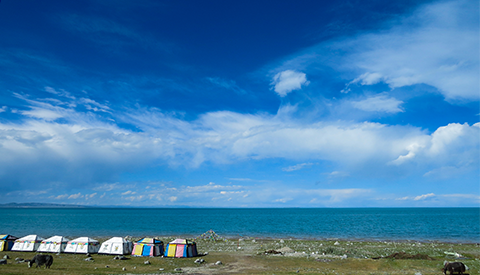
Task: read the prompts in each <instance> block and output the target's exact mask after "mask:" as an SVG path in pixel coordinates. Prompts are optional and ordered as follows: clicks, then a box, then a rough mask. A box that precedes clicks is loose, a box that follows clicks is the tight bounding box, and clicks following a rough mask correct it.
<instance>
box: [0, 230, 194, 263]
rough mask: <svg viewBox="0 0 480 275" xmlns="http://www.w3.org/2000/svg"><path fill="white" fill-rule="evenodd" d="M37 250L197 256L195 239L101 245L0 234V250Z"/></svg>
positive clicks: (116, 239)
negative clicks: (165, 244)
mask: <svg viewBox="0 0 480 275" xmlns="http://www.w3.org/2000/svg"><path fill="white" fill-rule="evenodd" d="M7 250H11V251H30V252H33V251H36V252H47V253H77V254H87V253H89V254H94V253H98V254H111V255H130V254H131V255H134V256H151V257H155V256H161V255H164V256H165V257H176V258H185V257H195V256H197V255H198V252H197V245H196V243H195V242H193V241H190V240H186V239H176V240H174V241H172V242H170V243H168V244H167V246H166V247H165V249H164V245H163V242H162V241H160V240H157V239H154V238H143V239H141V240H138V241H137V242H135V243H133V242H131V241H127V240H125V239H124V238H121V237H113V238H111V239H109V240H107V241H105V242H103V243H102V244H100V243H99V242H98V241H97V240H94V239H92V238H89V237H81V238H76V239H74V240H69V239H67V238H65V237H62V236H53V237H51V238H48V239H46V240H45V239H43V238H41V237H39V236H37V235H28V236H25V237H23V238H20V239H18V238H16V237H14V236H11V235H0V251H7Z"/></svg>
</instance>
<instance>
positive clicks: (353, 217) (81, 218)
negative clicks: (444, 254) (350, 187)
mask: <svg viewBox="0 0 480 275" xmlns="http://www.w3.org/2000/svg"><path fill="white" fill-rule="evenodd" d="M0 214H1V217H2V222H1V223H0V234H11V235H14V236H17V237H23V236H25V235H30V234H36V235H40V236H41V237H43V238H48V237H51V236H54V235H63V236H67V237H80V236H89V237H108V236H127V235H128V236H134V237H142V236H184V237H195V236H198V235H200V234H202V233H204V232H206V231H208V230H210V229H213V230H214V231H215V232H216V233H217V234H219V235H220V236H223V237H240V236H241V237H271V238H308V239H331V238H338V239H352V240H416V241H447V242H475V243H480V208H314V209H311V208H307V209H305V208H281V209H279V208H273V209H264V208H261V209H238V208H222V209H216V208H162V209H158V208H155V209H152V208H146V209H143V208H142V209H140V208H84V209H48V208H44V209H42V208H36V209H0Z"/></svg>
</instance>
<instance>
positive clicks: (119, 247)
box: [98, 237, 133, 255]
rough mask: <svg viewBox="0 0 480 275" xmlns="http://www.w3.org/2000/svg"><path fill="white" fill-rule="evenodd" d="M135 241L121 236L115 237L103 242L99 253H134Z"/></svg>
mask: <svg viewBox="0 0 480 275" xmlns="http://www.w3.org/2000/svg"><path fill="white" fill-rule="evenodd" d="M132 247H133V243H132V242H130V241H127V240H125V239H124V238H121V237H113V238H111V239H109V240H106V241H105V242H103V243H102V246H101V247H100V250H99V251H98V254H114V255H128V254H131V253H132Z"/></svg>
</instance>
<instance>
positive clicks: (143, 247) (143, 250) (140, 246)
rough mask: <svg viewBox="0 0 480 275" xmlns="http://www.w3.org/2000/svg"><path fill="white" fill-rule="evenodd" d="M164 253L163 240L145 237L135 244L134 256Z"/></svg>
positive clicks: (153, 255)
mask: <svg viewBox="0 0 480 275" xmlns="http://www.w3.org/2000/svg"><path fill="white" fill-rule="evenodd" d="M162 254H163V242H162V241H160V240H157V239H154V238H143V239H141V240H139V241H138V242H136V243H135V244H134V246H133V251H132V255H133V256H152V257H155V256H160V255H162Z"/></svg>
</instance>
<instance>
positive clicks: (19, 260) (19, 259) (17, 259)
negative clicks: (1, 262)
mask: <svg viewBox="0 0 480 275" xmlns="http://www.w3.org/2000/svg"><path fill="white" fill-rule="evenodd" d="M15 261H17V262H22V261H23V259H22V258H18V257H17V258H15Z"/></svg>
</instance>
